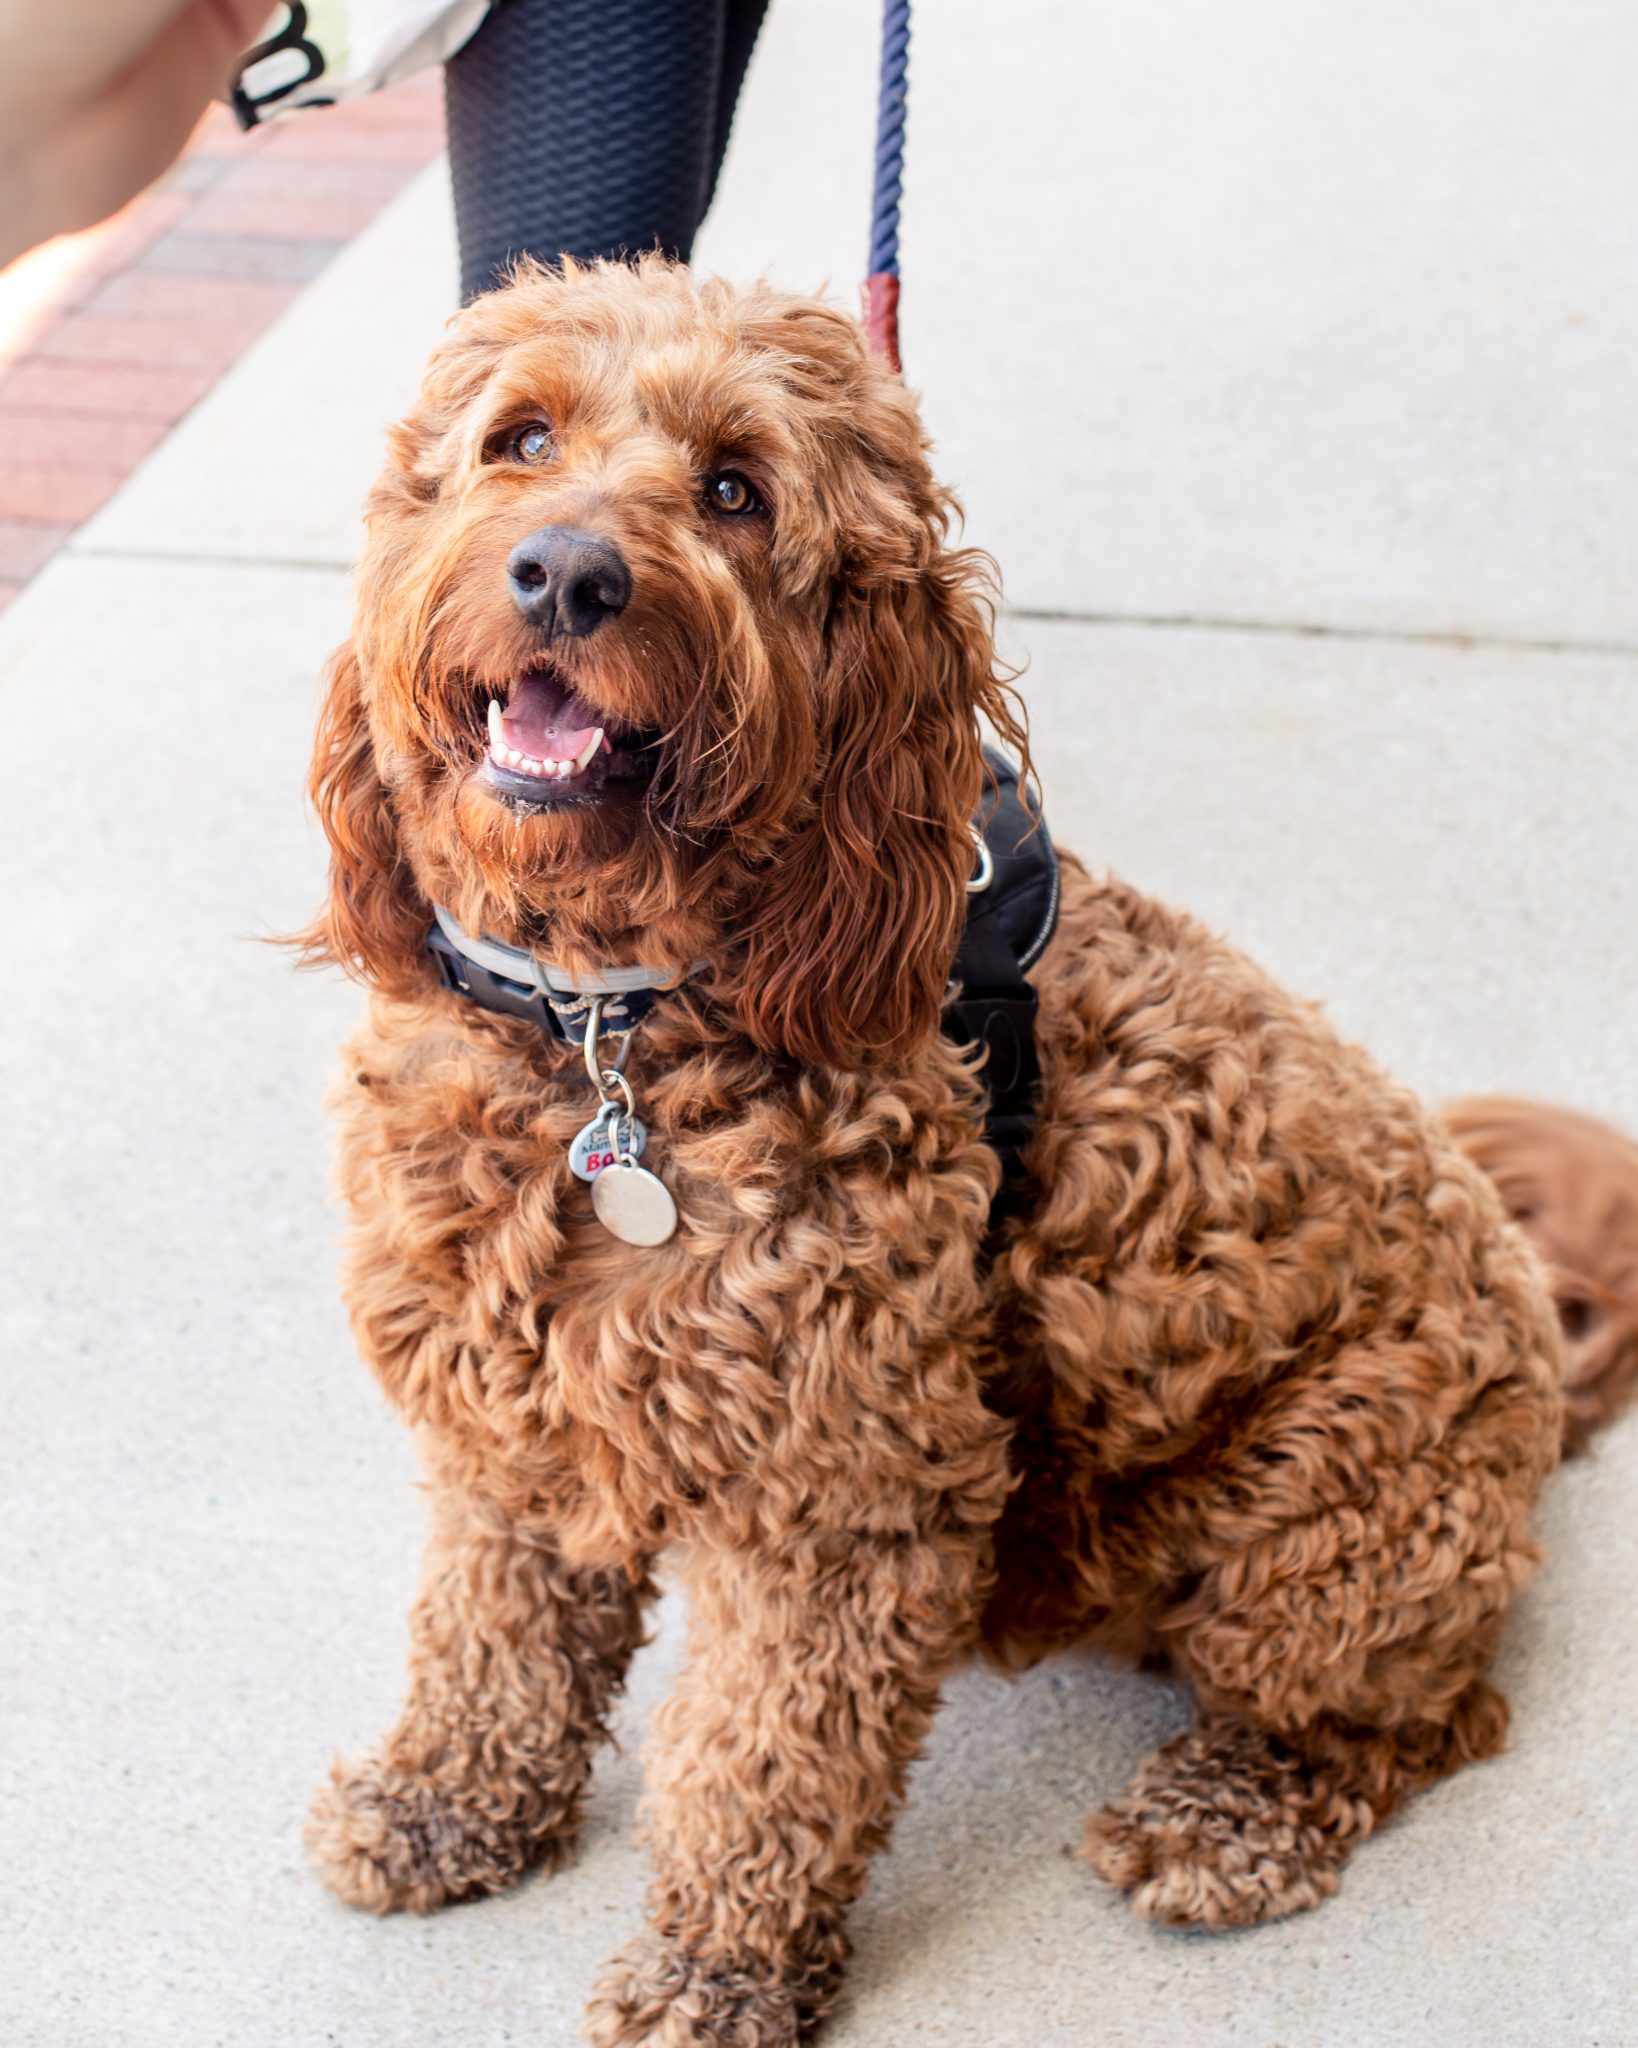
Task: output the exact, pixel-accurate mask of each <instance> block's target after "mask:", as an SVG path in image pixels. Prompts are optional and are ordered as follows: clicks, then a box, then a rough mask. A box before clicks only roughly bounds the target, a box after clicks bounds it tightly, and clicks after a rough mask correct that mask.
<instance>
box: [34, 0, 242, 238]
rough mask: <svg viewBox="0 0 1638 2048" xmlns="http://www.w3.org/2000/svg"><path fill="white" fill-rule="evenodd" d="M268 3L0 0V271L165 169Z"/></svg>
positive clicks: (112, 206)
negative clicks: (34, 0) (34, 1)
mask: <svg viewBox="0 0 1638 2048" xmlns="http://www.w3.org/2000/svg"><path fill="white" fill-rule="evenodd" d="M272 11H273V10H272V8H271V6H270V0H52V4H51V5H50V6H48V7H41V6H38V5H35V4H32V0H0V264H5V263H9V262H10V261H11V260H12V258H13V257H14V256H20V255H21V254H22V253H23V252H24V251H25V250H26V249H31V248H33V247H34V245H35V244H36V243H37V242H43V241H46V240H48V239H49V238H50V237H51V236H52V235H58V234H63V233H65V232H67V231H68V230H70V229H74V228H84V227H90V226H91V225H92V224H93V223H94V222H96V221H99V220H102V219H105V218H106V217H107V215H109V214H110V213H113V212H115V211H117V209H118V208H119V207H121V206H123V205H124V204H125V202H126V200H128V199H131V198H133V197H134V196H135V195H136V194H137V193H138V192H140V191H141V190H142V189H143V188H144V187H145V186H146V185H149V184H151V183H152V182H153V180H154V179H155V178H157V177H158V176H159V175H160V174H161V172H163V171H164V170H165V169H167V167H168V166H169V165H170V164H171V163H173V162H174V161H175V159H176V157H177V156H178V154H179V153H180V151H181V149H182V146H183V144H184V143H185V142H186V141H187V139H188V136H189V134H190V133H191V132H192V130H193V127H194V124H195V122H197V120H198V119H199V116H200V115H201V114H202V113H203V112H204V109H205V107H206V105H207V104H208V103H209V101H210V100H211V99H212V98H213V97H214V96H215V95H216V94H218V93H220V92H221V91H222V90H223V89H224V87H225V86H226V84H227V82H228V80H229V78H230V77H231V76H232V74H233V71H234V68H235V66H236V65H237V62H238V60H239V57H240V56H241V54H242V53H243V52H244V50H246V49H247V48H248V47H249V46H250V45H251V44H252V43H254V42H255V40H256V38H257V34H258V31H259V30H260V28H261V26H262V24H263V23H264V22H265V21H266V20H267V19H268V17H269V15H270V14H271V12H272Z"/></svg>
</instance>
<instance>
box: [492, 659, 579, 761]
mask: <svg viewBox="0 0 1638 2048" xmlns="http://www.w3.org/2000/svg"><path fill="white" fill-rule="evenodd" d="M599 723H600V720H599V719H598V717H597V714H596V713H595V712H594V711H591V710H590V709H588V708H587V706H586V705H585V704H583V703H582V702H581V700H580V699H579V698H578V697H577V696H576V695H575V693H574V691H573V690H571V689H569V688H568V686H567V685H566V684H564V683H561V682H559V681H558V680H557V678H556V677H555V676H543V675H538V674H535V673H533V672H531V673H530V674H528V675H521V676H519V677H518V679H517V681H516V682H515V683H514V684H513V685H512V695H511V697H510V699H509V700H508V702H507V706H506V712H505V716H504V718H503V719H502V728H503V730H504V731H505V734H506V738H507V743H508V744H509V745H510V746H514V747H516V748H517V750H518V752H519V753H520V754H528V755H529V756H531V757H532V758H533V759H534V760H536V761H577V760H578V759H579V758H580V756H581V755H582V754H583V753H584V752H585V751H586V748H587V746H588V745H589V744H590V742H591V740H592V737H593V735H594V734H595V733H596V731H597V728H598V725H599Z"/></svg>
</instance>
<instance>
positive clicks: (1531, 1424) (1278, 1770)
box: [1086, 1377, 1557, 1927]
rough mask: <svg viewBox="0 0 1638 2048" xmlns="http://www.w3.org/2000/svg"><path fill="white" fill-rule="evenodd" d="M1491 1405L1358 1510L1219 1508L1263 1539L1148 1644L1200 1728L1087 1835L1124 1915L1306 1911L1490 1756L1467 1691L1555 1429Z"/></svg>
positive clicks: (1495, 1705)
mask: <svg viewBox="0 0 1638 2048" xmlns="http://www.w3.org/2000/svg"><path fill="white" fill-rule="evenodd" d="M1491 1393H1492V1398H1490V1399H1489V1400H1487V1401H1481V1402H1480V1403H1478V1404H1476V1407H1475V1410H1474V1412H1473V1414H1472V1415H1471V1416H1470V1418H1469V1420H1468V1422H1467V1425H1466V1428H1465V1431H1464V1432H1463V1433H1461V1434H1460V1435H1458V1434H1456V1433H1453V1435H1452V1436H1451V1437H1449V1438H1447V1439H1446V1440H1445V1441H1444V1442H1443V1443H1442V1444H1440V1445H1438V1446H1433V1447H1429V1448H1428V1449H1426V1450H1425V1451H1424V1452H1423V1454H1422V1456H1421V1457H1420V1458H1414V1459H1412V1460H1411V1461H1409V1462H1408V1463H1407V1464H1405V1465H1404V1466H1403V1467H1401V1468H1400V1469H1399V1470H1397V1471H1384V1472H1382V1473H1380V1475H1379V1476H1378V1479H1377V1482H1376V1490H1375V1494H1374V1497H1372V1498H1370V1499H1368V1500H1365V1501H1362V1502H1359V1503H1357V1504H1356V1503H1355V1502H1352V1501H1349V1502H1344V1503H1342V1504H1339V1505H1337V1506H1335V1507H1331V1508H1328V1509H1324V1510H1320V1511H1316V1512H1311V1513H1310V1514H1309V1515H1307V1516H1305V1517H1302V1518H1300V1519H1296V1520H1281V1519H1279V1517H1278V1515H1277V1513H1276V1512H1274V1510H1273V1507H1272V1505H1271V1504H1270V1503H1265V1502H1264V1501H1263V1500H1261V1499H1259V1498H1258V1497H1257V1496H1256V1495H1254V1494H1252V1493H1250V1492H1249V1491H1248V1492H1245V1493H1243V1494H1236V1495H1234V1496H1233V1498H1232V1500H1231V1501H1230V1502H1229V1504H1228V1507H1227V1508H1224V1509H1222V1512H1228V1511H1229V1510H1230V1509H1232V1511H1233V1512H1236V1513H1242V1514H1243V1515H1244V1516H1245V1518H1246V1520H1247V1521H1248V1522H1249V1523H1250V1524H1251V1525H1252V1526H1256V1527H1258V1528H1259V1529H1260V1531H1261V1533H1260V1534H1258V1535H1257V1536H1256V1537H1254V1538H1253V1539H1252V1540H1251V1541H1250V1542H1248V1543H1243V1544H1242V1546H1241V1547H1240V1548H1239V1549H1238V1550H1227V1551H1226V1552H1225V1551H1220V1553H1219V1558H1218V1561H1217V1562H1216V1563H1215V1564H1214V1565H1213V1566H1212V1567H1210V1568H1209V1569H1208V1570H1206V1571H1205V1572H1203V1573H1201V1574H1200V1575H1199V1577H1198V1579H1197V1581H1196V1583H1195V1584H1194V1585H1193V1586H1192V1588H1191V1589H1190V1590H1189V1591H1188V1593H1187V1594H1186V1595H1185V1596H1184V1597H1183V1598H1182V1599H1181V1600H1179V1601H1177V1602H1176V1603H1175V1604H1174V1605H1173V1607H1172V1609H1171V1611H1170V1613H1169V1614H1168V1615H1167V1616H1166V1617H1165V1619H1164V1620H1163V1621H1162V1623H1161V1626H1160V1631H1159V1634H1160V1639H1161V1640H1162V1641H1163V1642H1164V1644H1165V1646H1166V1648H1167V1649H1168V1651H1169V1652H1170V1655H1171V1658H1172V1660H1173V1662H1174V1663H1175V1665H1176V1667H1177V1669H1178V1670H1179V1672H1180V1673H1181V1674H1182V1675H1183V1676H1185V1677H1187V1678H1188V1679H1189V1680H1190V1681H1191V1682H1192V1683H1193V1686H1194V1690H1195V1696H1196V1702H1197V1708H1198V1713H1199V1725H1198V1727H1197V1729H1196V1731H1195V1732H1194V1733H1193V1734H1190V1735H1185V1736H1181V1737H1179V1738H1178V1739H1177V1740H1175V1741H1173V1742H1170V1743H1168V1744H1167V1745H1166V1747H1165V1748H1164V1749H1162V1750H1160V1751H1159V1752H1158V1753H1157V1754H1156V1755H1155V1756H1153V1757H1151V1758H1150V1760H1149V1761H1148V1763H1147V1764H1145V1765H1144V1767H1143V1769H1142V1770H1141V1771H1140V1772H1139V1774H1138V1777H1137V1780H1136V1782H1135V1783H1134V1784H1133V1786H1132V1787H1131V1789H1130V1791H1129V1792H1128V1793H1127V1794H1126V1795H1125V1797H1124V1798H1122V1799H1119V1800H1117V1801H1115V1803H1114V1804H1113V1805H1112V1806H1109V1807H1107V1808H1106V1809H1105V1810H1104V1811H1103V1812H1102V1813H1101V1814H1099V1815H1098V1816H1097V1817H1096V1818H1095V1819H1094V1820H1093V1822H1092V1825H1091V1829H1090V1832H1089V1835H1088V1840H1087V1845H1086V1852H1087V1855H1088V1857H1089V1858H1090V1860H1091V1862H1092V1863H1093V1865H1094V1866H1095V1868H1096V1869H1097V1870H1099V1871H1100V1872H1101V1873H1102V1875H1103V1876H1105V1877H1107V1878H1108V1879H1110V1881H1111V1882H1113V1883H1114V1884H1117V1885H1119V1886H1120V1887H1121V1888H1122V1889H1123V1890H1125V1891H1127V1892H1129V1893H1130V1894H1131V1895H1132V1899H1133V1903H1134V1905H1135V1906H1136V1907H1137V1909H1138V1911H1139V1912H1141V1913H1144V1914H1147V1915H1149V1916H1151V1917H1153V1918H1156V1919H1161V1920H1167V1921H1173V1922H1191V1923H1197V1924H1202V1925H1206V1926H1220V1927H1236V1926H1249V1925H1251V1924H1252V1923H1253V1922H1255V1921H1259V1920H1269V1919H1276V1918H1278V1917H1280V1916H1281V1915H1283V1914H1286V1913H1294V1912H1297V1911H1299V1910H1300V1909H1301V1908H1303V1907H1305V1906H1312V1905H1317V1904H1318V1903H1319V1901H1320V1900H1321V1899H1323V1898H1326V1897H1328V1896H1329V1895H1330V1893H1331V1892H1333V1891H1335V1889H1336V1886H1337V1874H1338V1872H1339V1870H1340V1868H1341V1866H1342V1864H1343V1862H1344V1861H1345V1859H1346V1858H1347V1856H1348V1855H1349V1853H1350V1852H1351V1851H1352V1850H1353V1849H1354V1847H1355V1846H1356V1845H1357V1844H1358V1843H1359V1842H1360V1841H1361V1840H1362V1839H1363V1838H1364V1837H1365V1836H1366V1835H1367V1834H1369V1833H1370V1831H1371V1830H1372V1828H1373V1827H1374V1826H1375V1825H1376V1824H1377V1822H1378V1821H1380V1820H1382V1819H1384V1818H1385V1817H1386V1816H1387V1815H1388V1814H1389V1813H1391V1812H1392V1811H1393V1809H1394V1808H1395V1807H1396V1806H1398V1805H1399V1803H1400V1802H1401V1800H1403V1799H1404V1798H1405V1797H1406V1796H1407V1795H1408V1794H1410V1793H1412V1792H1414V1791H1416V1790H1418V1789H1419V1788H1421V1787H1422V1786H1424V1785H1429V1784H1431V1783H1433V1782H1434V1780H1436V1779H1438V1778H1441V1777H1443V1776H1445V1775H1446V1774H1447V1773H1449V1772H1451V1771H1453V1770H1456V1769H1457V1768H1458V1767H1459V1766H1460V1765H1462V1764H1464V1763H1471V1762H1475V1761H1477V1760H1479V1759H1480V1758H1483V1757H1488V1756H1491V1755H1493V1754H1494V1753H1495V1752H1496V1751H1497V1750H1498V1749H1499V1748H1500V1747H1501V1744H1502V1740H1503V1737H1504V1735H1505V1733H1506V1728H1507V1711H1506V1708H1505V1706H1504V1704H1503V1702H1502V1700H1501V1697H1500V1695H1499V1694H1497V1693H1496V1692H1495V1691H1494V1690H1493V1689H1492V1688H1491V1687H1490V1686H1489V1685H1488V1684H1486V1683H1485V1681H1484V1678H1483V1675H1482V1674H1483V1671H1484V1668H1485V1665H1486V1664H1487V1662H1488V1661H1489V1656H1490V1651H1491V1648H1492V1646H1493V1644H1494V1642H1495V1638H1496V1635H1497V1632H1498V1630H1499V1627H1500V1625H1501V1622H1502V1619H1503V1616H1504V1615H1505V1612H1506V1610H1507V1607H1508V1604H1509V1602H1510V1601H1511V1599H1512V1596H1513V1594H1514V1593H1515V1592H1516V1591H1517V1590H1518V1588H1519V1587H1520V1586H1521V1585H1522V1584H1523V1582H1524V1580H1525V1578H1526V1577H1527V1576H1528V1574H1529V1571H1530V1568H1531V1566H1532V1564H1533V1562H1534V1557H1535V1552H1534V1549H1533V1547H1532V1545H1531V1543H1530V1541H1529V1532H1528V1519H1527V1518H1528V1510H1529V1502H1530V1496H1531V1494H1532V1493H1533V1491H1534V1488H1535V1485H1536V1482H1537V1479H1538V1477H1539V1474H1540V1471H1541V1469H1542V1468H1543V1466H1544V1465H1545V1464H1546V1463H1547V1462H1549V1460H1550V1458H1551V1455H1552V1452H1553V1449H1554V1447H1555V1445H1556V1423H1557V1411H1556V1408H1555V1407H1554V1406H1553V1405H1552V1403H1551V1402H1550V1401H1546V1400H1545V1399H1543V1398H1538V1392H1537V1386H1536V1382H1535V1381H1534V1380H1532V1379H1531V1378H1529V1377H1526V1378H1525V1379H1523V1380H1522V1381H1521V1382H1517V1383H1515V1382H1507V1381H1504V1382H1503V1383H1501V1384H1500V1385H1499V1386H1497V1387H1495V1388H1493V1389H1492V1390H1491ZM1269 1469H1270V1470H1271V1471H1275V1472H1278V1471H1280V1470H1281V1469H1284V1468H1281V1467H1279V1466H1278V1465H1276V1466H1272V1467H1270V1468H1269ZM1316 1469H1319V1468H1318V1467H1316ZM1265 1505H1268V1506H1269V1512H1268V1513H1267V1514H1266V1515H1265V1514H1264V1512H1263V1509H1264V1507H1265ZM1219 1522H1220V1526H1222V1527H1226V1526H1227V1524H1226V1523H1225V1522H1222V1521H1221V1513H1220V1515H1219Z"/></svg>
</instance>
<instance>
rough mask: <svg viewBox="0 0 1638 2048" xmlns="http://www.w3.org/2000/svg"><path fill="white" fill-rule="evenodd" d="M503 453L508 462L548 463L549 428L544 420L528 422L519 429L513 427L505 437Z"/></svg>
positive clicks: (549, 455)
mask: <svg viewBox="0 0 1638 2048" xmlns="http://www.w3.org/2000/svg"><path fill="white" fill-rule="evenodd" d="M505 453H506V459H507V461H508V462H527V463H536V462H550V461H551V459H552V430H551V428H550V427H549V426H547V424H546V422H545V421H544V420H528V421H526V422H525V423H524V425H522V426H521V427H514V428H513V429H512V431H511V433H509V434H508V435H507V437H506V447H505Z"/></svg>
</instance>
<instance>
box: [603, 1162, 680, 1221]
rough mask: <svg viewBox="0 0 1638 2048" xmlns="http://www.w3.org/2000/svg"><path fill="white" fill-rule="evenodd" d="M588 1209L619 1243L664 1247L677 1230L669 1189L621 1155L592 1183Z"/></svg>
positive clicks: (644, 1168)
mask: <svg viewBox="0 0 1638 2048" xmlns="http://www.w3.org/2000/svg"><path fill="white" fill-rule="evenodd" d="M592 1207H593V1208H594V1209H595V1210H596V1211H597V1220H598V1222H599V1223H601V1224H602V1226H603V1228H604V1229H605V1230H608V1231H612V1232H613V1234H614V1235H615V1236H616V1237H617V1238H619V1239H620V1241H621V1242H622V1243H623V1244H664V1243H665V1241H666V1239H667V1238H668V1237H670V1236H671V1235H672V1234H673V1232H674V1231H675V1230H676V1228H677V1205H676V1203H675V1202H674V1201H672V1199H671V1190H670V1189H669V1188H668V1187H667V1186H666V1184H665V1182H664V1181H663V1180H658V1179H656V1177H655V1176H654V1175H653V1174H652V1173H650V1172H649V1170H648V1168H647V1167H646V1166H639V1165H638V1164H637V1161H636V1160H635V1159H634V1158H633V1157H632V1155H631V1154H630V1153H629V1152H623V1153H622V1154H621V1155H620V1157H619V1158H618V1159H616V1160H615V1162H614V1164H613V1165H612V1166H608V1167H605V1168H604V1169H603V1171H602V1172H601V1173H599V1174H598V1176H597V1178H596V1179H595V1180H594V1181H593V1182H592Z"/></svg>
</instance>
